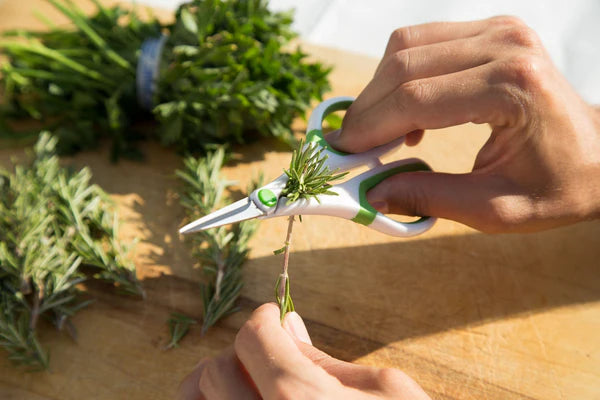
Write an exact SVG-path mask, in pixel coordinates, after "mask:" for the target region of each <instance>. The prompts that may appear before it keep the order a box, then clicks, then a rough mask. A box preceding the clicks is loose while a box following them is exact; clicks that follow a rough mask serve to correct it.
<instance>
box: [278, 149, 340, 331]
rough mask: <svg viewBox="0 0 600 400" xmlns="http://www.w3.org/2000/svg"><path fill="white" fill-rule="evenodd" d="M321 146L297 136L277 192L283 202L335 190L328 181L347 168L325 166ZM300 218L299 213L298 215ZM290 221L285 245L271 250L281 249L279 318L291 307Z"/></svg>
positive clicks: (333, 179) (291, 224)
mask: <svg viewBox="0 0 600 400" xmlns="http://www.w3.org/2000/svg"><path fill="white" fill-rule="evenodd" d="M322 151H323V148H322V147H319V146H317V145H316V144H314V143H308V144H307V145H306V146H305V145H304V140H301V141H300V143H299V145H298V148H297V149H296V150H294V152H293V153H292V160H291V161H290V167H289V168H288V169H286V170H284V172H285V174H286V175H287V177H288V181H287V183H286V185H285V187H284V189H283V190H282V192H281V195H280V197H285V198H287V202H286V204H290V203H293V202H294V201H297V200H299V199H305V200H310V199H311V198H314V199H316V200H317V201H318V202H320V201H319V197H318V196H322V195H334V196H337V193H335V192H334V191H331V190H329V189H330V188H331V184H330V182H333V181H336V180H339V179H342V178H343V177H344V176H346V174H347V172H343V173H336V172H337V171H331V169H330V168H329V166H327V164H326V161H327V155H323V154H322ZM300 221H302V216H300ZM293 225H294V216H293V215H292V216H290V217H289V218H288V229H287V234H286V239H285V245H284V246H283V247H282V248H281V249H278V250H275V251H274V252H273V253H274V254H275V255H277V254H281V253H283V271H282V273H281V275H279V277H278V278H277V282H276V284H275V299H276V301H277V304H279V310H280V318H281V321H282V322H283V318H284V317H285V314H286V313H288V312H290V311H294V310H295V308H294V302H293V301H292V297H291V295H290V278H289V275H288V267H289V258H290V248H291V243H292V229H293Z"/></svg>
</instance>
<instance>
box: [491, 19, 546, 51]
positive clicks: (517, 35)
mask: <svg viewBox="0 0 600 400" xmlns="http://www.w3.org/2000/svg"><path fill="white" fill-rule="evenodd" d="M494 32H495V39H496V40H497V41H499V42H500V43H503V44H505V45H509V46H516V47H521V48H525V49H530V50H537V49H540V48H541V47H542V43H541V40H540V38H539V36H538V35H537V33H535V31H534V30H533V29H531V28H530V27H528V26H527V25H525V24H524V23H522V22H521V23H513V24H504V25H501V26H500V27H498V28H496V29H495V30H494Z"/></svg>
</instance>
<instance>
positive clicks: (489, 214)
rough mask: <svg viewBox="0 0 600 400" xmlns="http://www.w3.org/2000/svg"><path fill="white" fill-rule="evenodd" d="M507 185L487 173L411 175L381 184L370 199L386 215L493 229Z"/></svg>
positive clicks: (392, 178) (398, 176)
mask: <svg viewBox="0 0 600 400" xmlns="http://www.w3.org/2000/svg"><path fill="white" fill-rule="evenodd" d="M503 186H504V183H503V182H502V180H501V179H497V178H493V177H490V176H486V175H485V174H476V173H467V174H447V173H438V172H425V171H420V172H407V173H401V174H397V175H394V176H391V177H389V178H387V179H385V180H384V181H382V182H381V183H379V184H378V185H377V186H375V187H374V188H372V189H371V190H369V192H368V193H367V200H368V202H369V203H370V204H371V205H372V206H373V207H374V208H375V209H377V210H378V211H379V212H381V213H384V214H401V215H415V216H431V217H441V218H446V219H451V220H454V221H457V222H461V223H463V224H466V225H469V226H471V227H474V228H476V229H480V230H489V226H490V225H494V215H496V213H495V209H494V201H493V200H494V199H495V198H499V197H500V196H501V195H502V188H503Z"/></svg>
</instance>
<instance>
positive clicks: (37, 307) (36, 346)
mask: <svg viewBox="0 0 600 400" xmlns="http://www.w3.org/2000/svg"><path fill="white" fill-rule="evenodd" d="M56 143H57V140H56V138H53V137H52V136H50V135H49V134H48V133H43V134H41V135H40V138H39V140H38V142H37V144H36V145H35V148H34V155H33V159H32V161H31V162H30V163H29V164H25V165H15V166H14V171H13V172H9V171H6V170H0V346H1V347H3V348H4V349H5V350H6V351H7V353H8V357H9V358H10V359H11V360H13V361H15V362H17V363H20V364H23V365H26V366H28V367H29V368H31V369H39V368H42V369H43V368H46V367H47V366H48V355H47V352H46V351H45V350H44V349H43V347H42V346H41V344H40V343H39V341H38V339H37V331H38V329H40V324H39V323H38V322H39V320H40V319H41V318H43V319H46V320H48V321H50V322H52V323H53V324H54V325H55V326H56V328H57V329H59V330H63V329H67V331H68V332H69V333H70V334H71V336H73V337H74V336H75V330H74V327H73V326H72V325H71V322H70V318H71V317H72V316H73V315H74V314H75V313H76V312H77V311H79V310H80V309H81V308H83V307H85V306H86V305H87V304H89V301H86V300H83V299H82V298H81V296H80V295H79V293H80V290H79V288H78V285H79V284H80V283H82V282H83V281H84V280H86V279H87V278H88V275H87V274H86V273H84V270H83V269H82V267H86V271H88V270H91V271H92V277H93V278H95V279H101V280H104V281H107V282H110V283H112V284H113V285H115V286H116V287H117V289H119V290H121V291H123V292H126V293H130V294H136V295H142V294H143V292H142V289H141V287H140V285H139V282H138V281H137V279H136V276H135V269H134V265H133V263H132V262H131V260H130V259H129V258H128V257H127V253H128V251H129V246H125V245H123V244H121V242H120V241H119V239H118V229H117V221H118V220H117V217H116V213H114V211H113V209H114V206H113V204H112V203H111V201H110V199H109V197H108V195H107V194H106V193H105V192H104V191H102V189H101V188H100V187H99V186H97V185H94V184H91V183H90V179H91V173H90V171H89V170H88V169H87V168H84V169H82V170H80V171H79V172H71V171H70V170H69V169H67V168H64V167H61V166H60V164H59V159H58V157H57V156H56V155H55V149H56ZM42 326H43V325H42Z"/></svg>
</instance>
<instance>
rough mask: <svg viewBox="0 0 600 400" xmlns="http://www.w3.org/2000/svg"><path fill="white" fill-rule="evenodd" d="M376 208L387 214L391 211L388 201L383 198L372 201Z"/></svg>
mask: <svg viewBox="0 0 600 400" xmlns="http://www.w3.org/2000/svg"><path fill="white" fill-rule="evenodd" d="M370 204H371V205H372V206H373V208H374V209H376V210H377V211H379V212H380V213H382V214H387V212H388V211H389V208H388V203H387V202H385V201H382V200H378V201H374V202H372V203H370Z"/></svg>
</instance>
